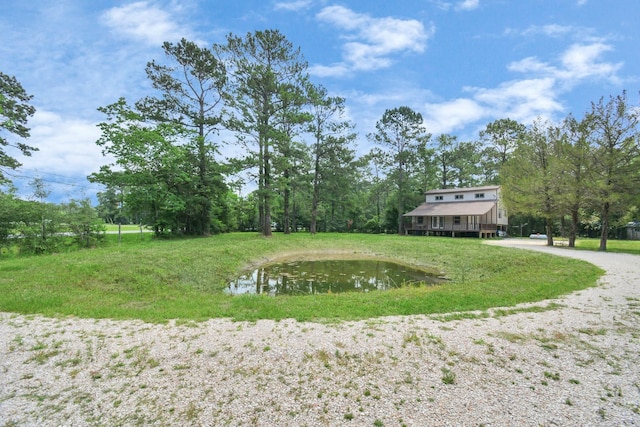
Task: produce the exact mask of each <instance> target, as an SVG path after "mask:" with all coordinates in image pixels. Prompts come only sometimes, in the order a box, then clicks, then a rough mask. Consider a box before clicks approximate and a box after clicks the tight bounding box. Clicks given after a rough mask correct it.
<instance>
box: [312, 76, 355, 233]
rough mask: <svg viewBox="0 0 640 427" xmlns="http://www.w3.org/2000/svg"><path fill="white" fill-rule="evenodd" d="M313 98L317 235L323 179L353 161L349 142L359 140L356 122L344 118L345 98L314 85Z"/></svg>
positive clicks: (313, 221)
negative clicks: (355, 132) (356, 134)
mask: <svg viewBox="0 0 640 427" xmlns="http://www.w3.org/2000/svg"><path fill="white" fill-rule="evenodd" d="M309 99H310V104H311V109H312V113H311V115H312V120H311V121H310V122H309V126H308V131H309V133H311V134H312V135H313V145H312V150H311V151H312V156H313V159H312V161H313V166H312V168H313V172H312V173H313V193H312V201H311V223H310V225H309V231H310V232H311V234H315V233H316V230H317V217H318V206H319V204H320V201H321V194H320V191H321V187H322V186H323V185H322V184H323V181H328V180H329V174H330V171H332V170H334V171H335V168H336V167H337V166H338V165H345V164H350V163H351V160H352V159H353V157H354V153H353V151H352V150H350V149H349V148H348V144H349V143H350V142H352V141H353V140H354V139H355V134H354V133H353V132H352V130H353V125H352V124H351V123H349V122H348V121H346V120H344V114H345V106H344V103H345V100H344V98H340V97H330V96H328V93H327V90H326V89H325V88H323V87H311V88H310V90H309ZM325 188H326V187H325Z"/></svg>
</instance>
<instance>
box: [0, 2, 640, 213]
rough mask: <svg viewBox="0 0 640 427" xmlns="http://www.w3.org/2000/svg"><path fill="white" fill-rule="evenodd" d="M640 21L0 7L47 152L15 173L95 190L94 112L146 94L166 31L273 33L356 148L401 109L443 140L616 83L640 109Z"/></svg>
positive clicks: (0, 67)
mask: <svg viewBox="0 0 640 427" xmlns="http://www.w3.org/2000/svg"><path fill="white" fill-rule="evenodd" d="M7 3H9V4H10V5H7ZM639 21H640V7H638V3H637V1H635V0H608V1H606V2H605V1H602V0H517V1H516V0H396V1H394V2H389V1H387V2H379V1H372V0H346V1H328V0H260V1H257V0H235V1H228V0H209V1H205V0H201V1H198V0H181V1H173V0H147V1H106V0H91V1H83V0H75V1H73V0H57V1H55V2H51V1H48V0H29V1H19V2H5V5H4V6H3V8H2V14H0V28H1V31H0V71H2V72H4V73H5V74H9V75H15V76H16V78H17V79H18V80H19V81H20V82H21V83H22V85H23V86H24V88H25V89H26V90H27V92H28V93H29V94H32V95H34V99H33V101H32V104H33V105H34V106H35V107H36V109H37V113H36V114H35V116H34V117H33V118H32V119H31V120H30V127H31V138H30V139H29V141H28V143H29V144H30V145H34V146H36V147H39V149H40V151H38V152H35V153H34V154H33V156H32V157H22V156H18V155H16V157H18V159H19V160H20V161H21V162H22V163H23V168H22V169H21V170H19V171H17V172H16V175H18V176H19V177H18V178H16V179H15V180H14V181H15V182H16V183H17V184H19V185H20V191H21V193H22V194H23V195H26V194H28V193H29V192H30V190H29V189H27V188H25V187H24V181H28V179H29V177H34V176H39V177H41V178H43V179H44V180H45V181H46V182H47V184H48V185H49V189H50V190H51V191H52V195H51V197H50V199H51V200H52V201H66V200H69V199H72V198H75V199H78V198H82V197H93V195H94V194H95V192H96V191H100V187H99V186H97V185H95V184H91V183H88V182H87V181H86V176H87V175H88V174H90V173H92V172H95V171H97V170H98V169H99V167H100V165H102V164H105V163H106V162H107V160H106V159H104V158H103V157H102V155H101V153H100V149H99V147H97V145H96V144H95V141H96V140H97V139H98V137H99V131H98V129H97V127H96V124H97V123H98V122H99V121H101V120H102V119H103V116H102V115H101V113H99V112H98V111H97V110H96V109H97V108H98V107H99V106H104V105H107V104H109V103H111V102H114V101H116V100H117V99H118V98H119V97H121V96H124V97H126V98H127V99H128V100H129V101H132V102H133V101H135V100H137V99H139V98H141V97H142V96H144V95H147V94H149V93H150V91H151V89H150V85H149V83H148V81H147V79H146V75H145V71H144V68H145V64H146V63H147V62H148V61H150V60H152V59H156V60H162V59H163V57H164V54H163V52H162V49H161V44H162V42H164V41H177V40H179V39H180V38H182V37H185V38H187V39H189V40H193V41H197V42H198V43H200V44H202V45H204V46H210V45H211V44H212V43H224V41H225V36H226V35H227V34H229V33H233V34H236V35H244V34H246V33H247V32H253V31H255V30H263V29H278V30H280V31H281V32H282V33H283V34H284V35H285V36H286V37H287V38H288V39H289V40H290V41H291V42H292V43H293V44H294V46H299V47H300V48H301V51H302V54H303V55H304V57H305V59H306V60H307V61H308V62H309V72H310V74H311V76H312V80H313V81H314V82H315V83H317V84H322V85H323V86H325V87H326V88H327V89H328V90H329V91H330V94H331V95H339V96H343V97H345V98H346V103H347V107H348V114H349V118H350V119H351V120H352V121H353V122H354V123H355V124H356V130H357V132H358V134H359V138H358V142H357V144H358V145H357V151H358V153H361V154H362V153H365V152H367V151H368V150H369V148H370V144H369V143H368V141H367V139H366V134H367V133H370V132H373V131H374V130H375V128H374V127H375V122H376V121H377V120H379V119H380V118H381V116H382V114H383V113H384V111H385V110H386V109H391V108H396V107H400V106H405V105H406V106H409V107H411V108H413V109H414V110H416V111H418V112H420V113H421V114H422V115H423V117H424V119H425V125H426V127H427V129H428V131H429V132H431V133H432V134H433V135H434V137H435V136H437V135H439V134H441V133H449V134H453V135H457V136H458V137H459V139H460V140H475V139H477V138H478V132H479V130H481V129H482V128H484V126H485V125H486V124H487V123H489V122H491V121H493V120H496V119H499V118H505V117H509V118H512V119H515V120H518V121H520V122H522V123H525V124H528V123H531V122H532V121H533V120H534V119H535V118H536V117H543V118H548V119H550V120H560V119H562V118H564V117H565V116H566V115H567V114H569V113H572V114H574V115H575V116H578V117H580V116H582V114H583V113H584V112H585V111H586V110H587V109H588V108H589V106H590V102H591V101H597V100H598V99H599V98H600V97H602V96H609V95H617V94H619V93H621V91H622V90H627V91H628V92H629V95H630V100H631V101H633V102H634V103H636V104H637V100H638V90H639V88H640V55H638V46H639V45H640V25H638V22H639ZM226 150H232V147H227V148H226ZM20 177H27V178H20Z"/></svg>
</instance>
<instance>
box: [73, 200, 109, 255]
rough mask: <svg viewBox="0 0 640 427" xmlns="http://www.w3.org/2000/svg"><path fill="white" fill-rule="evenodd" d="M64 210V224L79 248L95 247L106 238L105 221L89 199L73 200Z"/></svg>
mask: <svg viewBox="0 0 640 427" xmlns="http://www.w3.org/2000/svg"><path fill="white" fill-rule="evenodd" d="M64 208H65V210H64V222H65V224H66V226H67V227H68V229H69V232H70V234H71V236H72V237H73V240H74V242H75V243H76V244H77V246H78V247H80V248H90V247H93V246H95V245H97V244H98V243H99V242H100V241H101V240H102V239H103V238H104V230H105V225H104V221H102V220H101V218H100V217H98V214H97V212H96V210H95V209H93V207H92V206H91V201H90V200H89V199H82V200H72V201H71V202H70V203H68V204H67V205H66V206H65V207H64Z"/></svg>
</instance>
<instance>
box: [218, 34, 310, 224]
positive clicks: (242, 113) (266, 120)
mask: <svg viewBox="0 0 640 427" xmlns="http://www.w3.org/2000/svg"><path fill="white" fill-rule="evenodd" d="M219 49H220V51H221V52H222V53H223V54H225V55H226V64H227V67H228V70H229V77H230V87H229V91H228V93H227V98H226V101H227V105H228V107H229V110H230V112H232V114H233V117H232V118H231V119H230V120H229V123H228V124H229V127H230V129H232V130H233V131H235V132H236V135H237V139H238V141H239V142H240V143H241V144H242V145H244V147H245V148H246V149H247V157H246V162H247V164H248V165H251V166H252V167H255V168H257V170H258V174H257V178H258V179H257V180H258V190H257V191H258V210H259V217H260V230H261V232H262V233H263V234H264V235H265V236H270V235H271V222H272V221H271V208H272V198H273V195H274V188H273V176H272V170H271V169H272V156H273V155H274V150H275V149H276V147H277V146H278V144H280V143H281V142H282V137H283V133H282V132H280V130H279V129H278V126H279V124H280V123H281V121H280V119H281V113H282V112H283V111H284V110H286V109H287V108H289V107H290V101H291V99H292V98H297V97H298V96H299V95H298V94H302V93H303V88H304V84H305V82H306V80H307V73H306V70H307V63H306V61H304V59H303V57H302V54H301V53H300V49H294V47H293V45H292V44H291V42H289V41H288V40H287V39H286V38H285V37H284V35H282V34H281V33H280V32H279V31H277V30H265V31H256V32H255V33H248V34H247V35H246V36H245V37H244V38H241V37H237V36H234V35H232V34H230V35H229V36H227V44H226V45H225V46H220V47H219Z"/></svg>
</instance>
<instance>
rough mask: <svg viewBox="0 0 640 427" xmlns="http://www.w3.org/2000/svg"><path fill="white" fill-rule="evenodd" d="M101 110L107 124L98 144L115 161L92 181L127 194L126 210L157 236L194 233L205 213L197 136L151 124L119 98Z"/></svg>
mask: <svg viewBox="0 0 640 427" xmlns="http://www.w3.org/2000/svg"><path fill="white" fill-rule="evenodd" d="M99 110H100V111H101V112H103V113H105V114H106V115H107V121H105V122H102V123H100V124H99V127H100V129H101V131H102V135H101V137H100V139H99V140H98V141H97V142H96V143H97V144H98V145H99V146H101V147H102V151H103V154H105V155H107V154H109V155H111V156H113V157H114V158H115V163H113V164H109V165H104V166H102V167H101V168H100V172H97V173H94V174H92V175H91V176H90V177H89V179H90V180H91V181H93V182H100V183H102V184H105V185H107V186H112V187H117V188H122V189H123V190H124V205H125V207H126V209H127V211H129V212H130V213H131V214H132V215H134V216H135V217H136V218H138V219H139V221H140V223H141V224H143V225H147V226H150V227H152V228H153V229H154V231H155V233H156V234H157V235H161V234H165V233H172V234H178V233H179V234H196V233H198V230H199V228H197V226H195V227H194V219H195V221H196V224H197V221H198V218H200V215H201V214H202V212H201V210H200V204H199V203H198V202H199V197H200V193H199V187H198V186H199V184H200V180H199V176H198V174H197V168H198V166H197V162H195V161H194V154H193V153H194V152H195V150H196V149H197V146H198V144H199V136H198V135H197V134H194V132H193V131H191V130H189V129H185V128H184V127H183V126H181V125H179V124H176V123H173V122H168V123H152V122H149V121H148V120H147V118H146V116H145V115H143V114H141V113H140V112H138V111H136V110H134V109H132V108H131V107H129V106H128V105H127V104H126V101H125V100H124V99H123V98H121V99H120V100H119V101H118V102H116V103H114V104H111V105H109V106H107V107H101V108H99Z"/></svg>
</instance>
